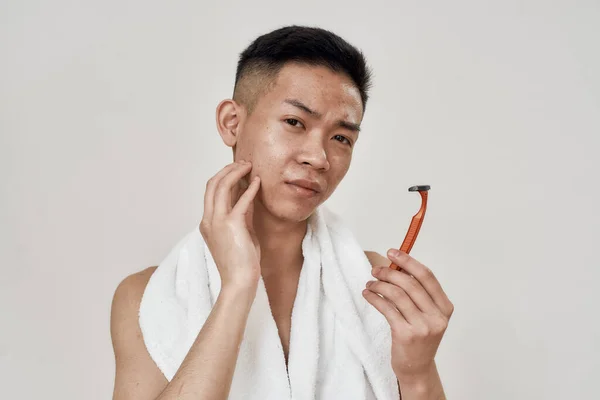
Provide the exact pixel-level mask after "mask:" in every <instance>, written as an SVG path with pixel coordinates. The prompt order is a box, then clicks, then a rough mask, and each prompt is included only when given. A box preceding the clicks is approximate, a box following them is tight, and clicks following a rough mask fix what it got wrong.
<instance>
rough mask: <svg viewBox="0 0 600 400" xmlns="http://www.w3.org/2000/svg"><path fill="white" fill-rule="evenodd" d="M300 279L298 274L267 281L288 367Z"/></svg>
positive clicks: (267, 289) (266, 285)
mask: <svg viewBox="0 0 600 400" xmlns="http://www.w3.org/2000/svg"><path fill="white" fill-rule="evenodd" d="M299 278H300V273H299V272H298V273H297V274H294V275H293V276H287V277H285V278H270V279H265V289H266V291H267V296H268V298H269V304H270V306H271V313H272V314H273V319H274V320H275V324H276V325H277V330H278V333H279V339H280V340H281V346H282V347H283V352H284V355H285V362H286V365H287V362H288V355H289V348H290V332H291V326H292V310H293V308H294V301H295V300H296V293H297V290H298V281H299Z"/></svg>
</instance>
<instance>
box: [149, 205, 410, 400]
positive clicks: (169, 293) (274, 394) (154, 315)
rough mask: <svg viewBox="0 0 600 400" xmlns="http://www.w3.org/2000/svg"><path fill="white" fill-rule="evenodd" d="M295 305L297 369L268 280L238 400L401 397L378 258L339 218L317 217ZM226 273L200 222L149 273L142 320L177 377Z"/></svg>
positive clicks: (249, 333)
mask: <svg viewBox="0 0 600 400" xmlns="http://www.w3.org/2000/svg"><path fill="white" fill-rule="evenodd" d="M302 252H303V255H304V263H303V265H302V270H301V273H300V280H299V284H298V290H297V294H296V299H295V302H294V306H293V311H292V325H291V334H290V348H289V361H288V369H287V370H286V366H285V358H284V353H283V348H282V345H281V340H280V338H279V334H278V330H277V325H276V323H275V320H274V318H273V315H272V313H271V308H270V305H269V300H268V297H267V293H266V290H265V286H264V281H263V280H262V278H261V279H260V281H259V285H258V289H257V293H256V298H255V300H254V302H253V304H252V307H251V309H250V314H249V316H248V321H247V326H246V330H245V333H244V338H243V340H242V344H241V347H240V352H239V356H238V360H237V364H236V368H235V371H234V375H233V381H232V385H231V391H230V394H229V399H232V400H242V399H243V400H253V399H256V400H259V399H260V400H270V399H273V400H287V399H289V400H309V399H310V400H312V399H327V400H330V399H344V400H353V399H357V400H358V399H360V400H364V399H377V400H391V399H394V400H397V399H398V397H399V394H398V383H397V380H396V377H395V375H394V373H393V371H392V368H391V353H390V351H391V332H390V327H389V325H388V323H387V321H386V320H385V317H384V316H383V315H381V314H380V313H379V312H378V311H377V310H376V309H375V308H374V307H373V306H371V305H370V304H369V303H368V302H367V301H366V300H365V299H364V298H363V296H362V290H363V289H364V287H365V283H366V282H367V281H368V280H370V279H373V278H372V276H371V265H370V263H369V260H368V259H367V257H366V256H365V254H364V252H363V250H362V249H361V247H360V245H359V243H358V241H357V240H356V238H355V237H354V235H353V234H352V233H351V232H350V230H349V229H347V228H346V227H345V226H344V225H343V223H342V221H341V219H340V217H339V216H337V215H335V214H334V213H333V212H331V211H330V210H328V209H327V208H325V206H324V205H321V206H320V207H319V208H317V210H315V212H314V213H313V214H312V215H311V216H310V218H309V219H308V228H307V232H306V236H305V237H304V239H303V241H302ZM220 289H221V281H220V275H219V272H218V270H217V267H216V265H215V262H214V260H213V258H212V255H211V254H210V251H209V249H208V247H207V246H206V243H205V242H204V239H203V237H202V235H201V234H200V231H199V229H197V228H196V229H194V230H193V231H192V232H190V233H189V234H188V235H187V236H186V237H184V238H183V239H182V240H181V241H180V242H179V243H178V244H177V245H176V246H175V247H174V248H173V249H172V250H171V252H170V253H169V254H168V256H167V257H166V258H165V259H164V261H163V262H162V263H160V265H159V267H158V268H157V269H156V271H155V272H154V274H153V275H152V277H151V278H150V280H149V282H148V285H147V287H146V290H145V292H144V295H143V297H142V301H141V305H140V311H139V322H140V327H141V330H142V334H143V337H144V342H145V344H146V347H147V349H148V352H149V353H150V356H151V357H152V359H153V360H154V361H155V362H156V364H157V366H158V367H159V368H160V370H161V371H162V373H163V374H164V375H165V377H166V378H167V379H168V380H169V381H171V379H172V378H173V376H174V375H175V373H176V372H177V370H178V368H179V367H180V365H181V363H182V362H183V359H184V358H185V357H186V355H187V353H188V351H189V349H190V347H191V346H192V344H193V342H194V340H195V339H196V336H197V335H198V332H200V329H201V328H202V325H203V324H204V322H205V321H206V319H207V318H208V315H209V314H210V312H211V309H212V306H213V305H214V304H215V301H216V298H217V296H218V294H219V291H220Z"/></svg>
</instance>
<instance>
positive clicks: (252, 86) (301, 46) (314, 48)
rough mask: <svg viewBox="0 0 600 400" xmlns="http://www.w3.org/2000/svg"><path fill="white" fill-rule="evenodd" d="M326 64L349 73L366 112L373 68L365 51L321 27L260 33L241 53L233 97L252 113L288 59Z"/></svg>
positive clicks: (291, 27) (285, 28)
mask: <svg viewBox="0 0 600 400" xmlns="http://www.w3.org/2000/svg"><path fill="white" fill-rule="evenodd" d="M289 62H294V63H299V64H305V65H309V66H323V67H327V68H329V69H331V70H332V71H334V72H338V73H342V74H345V75H347V76H348V77H349V78H350V79H351V80H352V81H353V82H354V84H355V85H356V88H357V89H358V91H359V92H360V97H361V100H362V106H363V114H364V110H365V109H366V105H367V100H368V98H369V95H368V91H369V89H370V87H371V71H370V69H369V67H368V66H367V63H366V60H365V57H364V55H363V53H362V52H361V51H359V50H358V49H357V48H355V47H354V46H352V45H351V44H349V43H348V42H346V41H345V40H344V39H342V38H341V37H339V36H338V35H336V34H334V33H332V32H330V31H327V30H325V29H321V28H315V27H306V26H297V25H292V26H287V27H283V28H279V29H276V30H274V31H272V32H270V33H267V34H264V35H262V36H259V37H258V38H257V39H255V40H254V41H253V42H252V43H251V44H250V45H249V46H248V47H247V48H246V49H245V50H244V51H243V52H242V53H241V54H240V56H239V61H238V65H237V71H236V74H235V87H234V92H233V99H234V100H235V101H237V102H239V103H241V104H244V105H245V106H246V108H247V109H248V113H252V111H253V109H254V107H255V105H256V102H257V101H258V99H259V97H260V96H262V95H263V94H265V93H266V92H267V91H268V90H269V89H270V88H272V87H273V83H274V82H275V79H276V78H277V74H278V73H279V71H280V70H281V69H282V68H283V66H284V65H285V64H286V63H289Z"/></svg>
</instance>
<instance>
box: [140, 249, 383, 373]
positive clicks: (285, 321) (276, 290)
mask: <svg viewBox="0 0 600 400" xmlns="http://www.w3.org/2000/svg"><path fill="white" fill-rule="evenodd" d="M365 255H366V256H367V258H368V259H369V262H370V263H371V265H385V264H386V263H389V262H390V261H389V260H387V258H385V257H383V256H381V255H380V254H377V253H375V252H372V251H365ZM150 268H151V272H150V275H151V274H152V273H153V272H154V270H155V269H156V268H157V267H150ZM293 270H294V271H295V272H294V273H293V274H288V275H287V276H285V277H280V276H270V277H265V278H264V282H265V289H266V291H267V297H268V298H269V304H270V305H271V312H272V313H273V319H275V324H276V325H277V330H278V332H279V339H280V340H281V345H282V347H283V353H284V356H285V365H286V367H287V365H288V360H289V351H290V331H291V327H292V309H293V308H294V301H295V299H296V292H297V289H298V282H299V280H300V268H294V269H293ZM148 279H149V276H148Z"/></svg>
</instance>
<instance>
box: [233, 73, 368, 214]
mask: <svg viewBox="0 0 600 400" xmlns="http://www.w3.org/2000/svg"><path fill="white" fill-rule="evenodd" d="M309 110H310V111H309ZM362 110H363V107H362V100H361V97H360V93H359V91H358V89H357V88H356V86H355V85H354V84H353V82H352V81H351V79H350V78H348V77H346V76H345V75H342V74H340V73H335V72H333V71H331V70H330V69H328V68H325V67H313V66H305V65H298V64H286V65H285V66H284V67H283V68H282V69H281V71H280V72H279V74H278V76H277V80H276V83H275V85H274V88H273V89H271V90H269V91H268V92H267V93H266V94H264V95H262V96H261V97H260V99H258V100H257V102H256V105H255V108H254V111H253V112H252V114H251V115H250V116H247V117H246V118H244V119H242V121H241V122H240V127H239V132H238V135H237V137H238V140H237V142H236V156H235V158H236V160H240V159H243V160H249V161H251V162H252V173H251V176H250V178H253V177H254V176H256V175H258V176H259V177H260V178H261V188H260V191H259V193H258V195H257V200H258V201H260V202H261V203H262V204H263V205H264V207H265V208H266V209H267V210H268V211H269V212H270V213H271V214H273V215H275V216H277V217H279V218H282V219H286V220H293V221H303V220H305V219H306V218H308V217H309V216H310V214H311V213H312V212H313V211H314V210H315V209H316V208H317V206H319V205H320V204H321V203H323V202H324V201H325V200H326V199H327V198H329V196H330V195H331V194H332V193H333V191H334V190H335V189H336V187H337V186H338V184H339V183H340V181H341V180H342V178H344V176H345V175H346V172H347V171H348V168H349V167H350V161H351V160H352V151H353V146H354V145H355V143H356V141H357V139H358V131H357V130H356V127H358V125H359V124H360V122H361V120H362ZM296 179H305V180H308V181H312V182H317V183H318V184H319V186H320V191H319V192H318V193H307V192H306V191H303V190H302V189H300V188H298V187H297V186H294V185H291V184H289V183H288V182H289V181H292V180H296Z"/></svg>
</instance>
